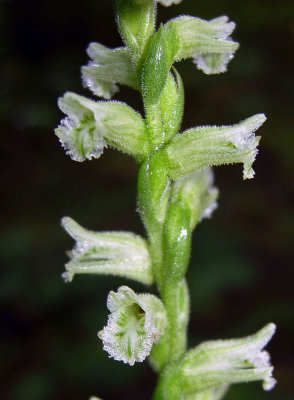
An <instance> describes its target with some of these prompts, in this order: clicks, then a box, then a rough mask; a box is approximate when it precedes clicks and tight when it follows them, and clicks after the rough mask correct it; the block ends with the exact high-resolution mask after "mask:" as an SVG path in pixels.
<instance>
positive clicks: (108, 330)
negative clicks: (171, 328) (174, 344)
mask: <svg viewBox="0 0 294 400" xmlns="http://www.w3.org/2000/svg"><path fill="white" fill-rule="evenodd" d="M107 308H108V309H109V311H110V312H111V314H110V315H109V317H108V323H107V326H106V327H104V328H103V330H102V331H100V332H98V337H99V338H100V339H101V340H102V342H103V349H104V350H106V351H107V353H108V354H109V356H110V357H113V358H114V359H115V360H117V361H123V362H124V363H126V364H129V365H134V363H135V362H142V361H144V360H145V358H146V357H147V356H148V355H149V354H150V351H151V348H152V346H153V343H156V342H158V341H159V339H160V337H161V336H162V335H163V334H164V332H165V329H166V326H167V317H166V312H165V309H164V306H163V304H162V302H161V300H160V299H159V298H158V297H156V296H154V295H151V294H136V293H135V292H134V291H133V290H132V289H130V288H129V287H127V286H121V287H120V288H119V289H118V291H117V292H116V293H115V292H112V291H111V292H110V293H109V295H108V298H107Z"/></svg>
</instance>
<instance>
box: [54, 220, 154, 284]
mask: <svg viewBox="0 0 294 400" xmlns="http://www.w3.org/2000/svg"><path fill="white" fill-rule="evenodd" d="M62 225H63V227H64V228H65V230H66V231H67V232H68V233H69V235H70V236H71V237H72V238H74V239H75V240H76V241H77V242H76V245H75V247H74V248H73V250H72V251H71V252H69V255H70V261H69V262H68V263H67V264H66V265H65V268H66V272H64V273H63V278H64V279H65V280H66V281H67V282H70V281H71V280H72V279H73V277H74V275H75V274H103V275H116V276H122V277H125V278H129V279H134V280H136V281H139V282H141V283H144V284H151V283H152V282H153V274H152V270H151V259H150V254H149V250H148V245H147V241H146V240H145V239H143V238H141V237H140V236H138V235H134V234H133V233H131V232H92V231H89V230H87V229H84V228H82V227H81V226H80V225H79V224H77V223H76V222H75V221H74V220H72V219H71V218H69V217H64V218H63V219H62Z"/></svg>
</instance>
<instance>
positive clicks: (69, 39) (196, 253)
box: [0, 0, 294, 400]
mask: <svg viewBox="0 0 294 400" xmlns="http://www.w3.org/2000/svg"><path fill="white" fill-rule="evenodd" d="M0 6H1V13H0V26H1V35H0V37H1V46H0V52H1V56H2V57H1V58H2V62H1V66H0V73H1V84H0V85H1V98H0V113H1V120H2V128H1V161H2V164H3V167H4V169H3V170H2V172H1V187H2V190H3V192H2V195H1V200H2V206H1V240H0V247H1V259H2V261H1V265H2V274H1V281H0V299H1V314H0V315H1V340H0V353H1V366H0V369H1V380H2V383H1V386H0V387H1V388H0V398H1V399H3V400H6V399H7V400H8V399H9V400H39V399H42V400H47V399H48V400H49V399H56V400H58V399H64V400H66V399H68V400H82V399H88V397H89V396H90V395H93V394H96V395H98V396H99V397H100V396H101V397H102V398H103V399H104V400H114V399H118V398H120V399H143V400H144V399H146V400H147V399H150V398H151V393H152V390H153V388H154V385H155V382H156V376H155V374H154V373H153V372H152V370H151V368H150V367H149V365H148V362H145V363H143V364H138V365H136V366H134V367H129V366H126V365H123V364H120V363H118V362H115V361H113V360H110V359H108V357H107V354H106V353H104V352H103V351H102V346H101V343H100V341H98V339H97V337H96V332H97V331H98V330H99V329H101V327H103V326H104V324H105V323H106V320H107V309H106V305H105V301H106V297H107V294H108V292H109V290H110V289H114V290H116V289H117V287H118V286H119V285H121V284H122V283H124V284H128V285H130V286H131V287H132V288H133V289H135V290H138V291H144V290H146V289H145V288H144V287H143V286H141V285H139V284H135V283H133V282H128V281H123V280H121V279H116V278H109V277H102V276H94V277H91V276H77V277H76V278H75V279H74V281H73V282H72V284H64V283H63V281H62V280H61V278H60V275H61V273H62V272H63V264H64V262H65V261H66V256H65V250H66V249H70V248H71V247H72V245H73V241H72V240H71V239H70V238H69V237H68V236H67V235H66V234H65V232H63V230H62V229H61V227H60V224H59V221H60V218H61V217H62V216H64V215H69V216H71V217H73V218H74V219H76V220H77V221H78V222H80V223H81V224H82V225H84V226H86V227H88V228H91V229H96V230H114V229H120V230H132V231H134V232H137V233H144V232H143V228H142V225H141V222H140V219H139V216H138V214H137V213H136V212H135V209H136V191H135V186H136V166H135V164H134V162H133V160H132V159H130V158H128V157H127V156H124V155H122V154H120V153H117V152H115V151H112V150H107V151H105V154H104V155H103V156H102V157H101V159H99V160H93V161H91V162H88V161H87V162H85V163H75V162H73V161H71V159H70V158H69V157H68V156H66V155H65V154H64V151H63V149H62V148H61V146H60V145H59V143H58V140H57V138H56V137H55V135H54V132H53V129H54V128H55V127H56V126H57V125H58V123H59V120H60V118H61V117H62V114H61V112H59V110H58V108H57V105H56V100H57V97H58V96H61V95H62V94H63V93H64V91H66V90H71V91H75V92H77V93H80V94H85V95H88V96H91V94H90V92H87V91H86V90H84V89H82V85H81V81H80V66H81V65H85V64H86V63H87V61H88V59H87V56H86V53H85V48H86V47H87V44H88V43H89V42H90V41H99V42H102V43H103V44H105V45H107V46H109V47H115V46H120V45H121V40H120V38H119V35H118V33H117V32H116V27H115V23H114V19H113V13H112V6H111V2H110V1H107V0H75V1H74V2H73V1H69V0H58V1H57V0H51V1H36V0H6V1H5V0H2V1H1V2H0ZM178 14H191V15H198V16H200V17H202V18H205V19H211V18H213V17H216V16H219V15H222V14H226V15H228V16H229V17H230V19H232V20H233V21H236V23H237V29H236V31H235V33H234V34H233V38H234V39H235V40H237V41H239V42H240V43H241V47H240V49H239V51H238V52H237V54H236V57H235V59H234V60H233V61H232V62H231V63H230V65H229V71H228V72H227V73H226V74H222V75H218V76H206V75H204V74H202V73H201V72H199V71H198V70H196V68H195V66H193V64H192V63H191V62H190V61H189V62H185V63H181V64H179V65H178V70H179V71H180V73H181V74H182V77H183V80H184V84H185V88H186V108H185V115H184V121H183V128H188V127H190V126H194V125H196V124H197V125H200V124H233V123H236V122H238V121H240V120H242V119H244V118H246V117H248V116H251V115H253V114H255V113H259V112H264V113H265V114H266V115H267V116H268V121H267V122H266V124H265V125H264V127H262V128H261V129H260V133H261V134H262V141H261V145H260V153H259V155H258V158H257V161H256V162H255V165H254V169H255V171H256V178H255V179H254V180H251V181H245V182H243V181H242V167H241V166H240V165H237V166H228V167H219V168H216V169H215V177H216V185H217V186H218V187H219V189H220V199H219V208H218V210H217V211H216V212H215V214H214V216H213V219H212V220H209V221H204V222H202V223H201V224H200V226H199V227H198V229H197V230H196V233H195V234H194V242H193V254H192V260H191V265H190V269H189V273H188V281H189V287H190V290H191V302H192V312H191V323H190V330H189V333H190V336H189V337H190V345H191V346H192V345H195V344H197V343H199V342H200V341H202V340H207V339H213V338H229V337H234V336H244V335H247V334H250V333H253V332H255V331H256V330H258V329H259V328H261V327H262V326H263V325H264V324H265V323H267V322H269V321H273V322H275V323H276V324H277V326H278V330H277V333H276V335H275V337H274V339H273V341H272V342H271V343H270V345H269V346H268V349H269V350H270V352H271V355H272V360H273V363H274V365H275V373H274V375H275V377H276V378H277V379H278V382H279V383H278V385H277V386H276V388H275V389H274V390H273V391H272V392H270V393H265V392H263V391H262V389H261V385H260V384H248V385H245V384H244V385H235V386H234V387H232V388H231V390H230V392H229V394H228V396H227V400H232V399H235V400H236V399H238V400H243V399H244V400H245V399H246V400H248V399H260V400H263V399H267V400H281V399H282V400H290V399H294V383H293V382H294V381H293V369H294V359H293V347H294V343H293V334H294V331H293V325H294V323H293V315H294V313H293V305H294V304H293V303H294V300H293V278H294V276H293V269H292V264H293V258H292V252H293V226H294V217H293V209H292V204H293V203H292V201H293V197H294V196H293V186H294V179H293V178H294V157H293V145H294V140H293V138H294V135H293V127H294V117H293V107H294V101H293V99H294V91H293V88H294V83H293V65H294V59H293V58H294V57H293V54H294V46H293V43H294V24H293V20H294V2H293V0H288V1H287V0H280V1H277V0H254V1H253V0H247V1H245V2H243V1H239V2H236V1H229V0H197V1H196V0H184V1H183V2H182V4H181V5H179V6H174V7H170V8H167V9H165V8H163V7H161V6H160V7H159V20H160V21H165V20H166V19H168V18H171V17H173V16H176V15H178ZM116 98H118V99H121V100H124V101H127V102H128V103H129V104H131V105H132V106H133V107H134V108H136V109H137V110H141V109H142V106H141V102H140V98H139V96H138V94H137V93H135V92H134V91H131V90H129V89H125V88H122V89H121V91H120V93H119V95H118V96H117V97H116ZM147 290H148V289H147ZM152 290H154V289H152Z"/></svg>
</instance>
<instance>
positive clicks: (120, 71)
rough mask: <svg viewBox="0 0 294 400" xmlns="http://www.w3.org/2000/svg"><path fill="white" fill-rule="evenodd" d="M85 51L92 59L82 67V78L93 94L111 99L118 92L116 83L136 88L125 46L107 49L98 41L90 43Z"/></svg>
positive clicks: (128, 54)
mask: <svg viewBox="0 0 294 400" xmlns="http://www.w3.org/2000/svg"><path fill="white" fill-rule="evenodd" d="M87 53H88V55H89V57H90V58H91V59H92V61H90V62H89V63H88V65H87V66H84V67H82V79H83V84H84V86H85V87H88V88H89V89H90V90H91V91H92V92H93V93H94V94H95V95H97V96H99V97H103V98H104V99H111V98H112V96H113V95H114V94H115V93H116V92H118V90H119V89H118V86H117V84H122V85H127V86H130V87H132V88H134V89H138V84H137V77H136V73H135V70H134V67H133V65H132V61H131V56H130V53H129V51H128V49H127V48H125V47H119V48H116V49H109V48H108V47H105V46H103V45H102V44H100V43H90V44H89V47H88V48H87Z"/></svg>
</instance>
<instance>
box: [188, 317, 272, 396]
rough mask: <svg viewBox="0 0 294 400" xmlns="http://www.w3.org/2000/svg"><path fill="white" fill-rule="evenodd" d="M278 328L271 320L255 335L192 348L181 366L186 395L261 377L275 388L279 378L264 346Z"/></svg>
mask: <svg viewBox="0 0 294 400" xmlns="http://www.w3.org/2000/svg"><path fill="white" fill-rule="evenodd" d="M275 329H276V327H275V325H274V324H268V325H266V326H265V327H264V328H263V329H261V330H260V331H258V332H257V333H256V334H254V335H252V336H248V337H245V338H243V339H231V340H216V341H209V342H204V343H202V344H200V345H199V346H197V347H196V348H195V349H193V350H190V351H189V352H188V353H187V354H186V356H185V357H184V360H183V362H182V366H181V370H182V378H183V380H182V382H183V391H184V393H185V395H193V394H196V393H201V392H203V391H206V390H208V389H210V388H214V387H218V386H220V385H226V384H232V383H240V382H249V381H257V380H261V381H263V388H264V390H271V389H272V388H273V387H274V385H275V383H276V381H275V379H274V378H273V377H272V370H273V367H272V366H271V365H270V358H269V354H268V353H267V352H266V351H263V348H264V347H265V346H266V344H267V343H268V342H269V341H270V339H271V338H272V336H273V334H274V332H275Z"/></svg>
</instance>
